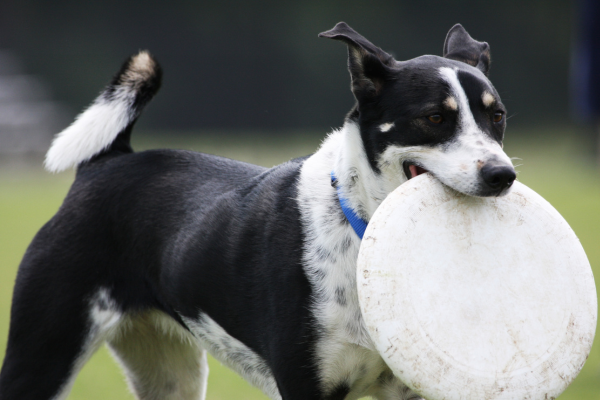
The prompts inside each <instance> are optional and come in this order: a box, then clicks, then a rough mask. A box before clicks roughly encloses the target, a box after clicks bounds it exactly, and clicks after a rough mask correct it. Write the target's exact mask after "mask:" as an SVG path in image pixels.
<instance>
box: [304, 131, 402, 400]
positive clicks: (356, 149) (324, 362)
mask: <svg viewBox="0 0 600 400" xmlns="http://www.w3.org/2000/svg"><path fill="white" fill-rule="evenodd" d="M400 170H401V169H400ZM331 171H334V172H335V174H336V177H337V181H338V182H337V184H338V185H339V186H340V189H341V191H342V192H343V193H344V197H345V198H346V199H347V200H348V202H349V203H350V204H351V206H352V207H353V208H354V209H355V211H359V210H360V211H362V213H363V214H364V216H363V218H365V219H368V218H370V216H371V215H372V213H373V212H374V211H375V210H376V209H377V207H378V206H379V204H380V203H381V201H382V200H383V199H384V198H385V196H386V195H387V193H389V191H391V190H393V188H395V186H397V185H399V184H400V183H402V182H403V181H404V178H403V175H400V176H396V177H395V179H393V180H392V181H391V182H389V181H386V180H385V179H384V178H382V176H381V175H379V174H376V173H375V172H374V171H373V169H372V168H371V166H370V164H369V162H368V160H367V157H366V154H365V150H364V147H363V144H362V140H361V137H360V132H359V129H358V126H357V125H356V124H355V123H353V122H346V123H345V124H344V127H343V128H342V129H341V130H338V131H334V132H333V133H331V134H330V135H329V136H328V137H327V139H326V140H325V142H324V143H323V145H322V146H321V148H320V149H319V150H318V151H317V152H316V153H315V154H314V155H313V156H312V157H310V158H309V159H308V160H306V161H305V163H304V165H303V166H302V170H301V173H300V181H299V187H298V203H299V206H300V213H301V220H302V225H303V227H304V229H305V232H306V240H305V245H304V260H303V264H304V265H305V268H306V274H307V276H308V278H309V281H310V283H311V285H312V287H313V290H314V293H315V295H314V299H313V307H312V311H313V313H314V315H315V317H316V320H317V323H318V325H319V328H320V330H321V337H320V339H319V341H318V342H317V345H316V351H315V354H316V356H317V358H318V367H319V377H320V380H321V386H322V389H323V390H324V391H325V392H328V391H331V390H333V389H334V388H336V387H337V386H338V385H340V384H347V385H348V386H349V387H350V393H349V394H348V396H347V397H346V398H347V399H358V398H361V397H364V396H371V395H378V396H379V397H378V398H381V399H404V398H405V397H404V395H403V393H408V392H410V391H408V392H406V390H405V389H406V387H405V386H404V385H403V384H402V383H400V382H399V381H398V380H397V379H396V378H393V377H391V378H390V382H391V381H394V384H393V385H392V384H391V383H390V384H389V385H388V383H385V384H384V383H382V382H380V381H379V380H378V377H379V376H380V375H381V374H382V373H383V372H384V371H386V370H387V367H386V365H385V363H384V362H383V360H382V359H381V357H380V356H379V354H378V353H377V351H376V350H375V347H374V345H373V343H372V342H371V338H370V336H369V334H368V332H367V330H366V326H365V323H364V320H363V318H362V315H361V312H360V308H359V304H358V293H357V287H356V259H357V256H358V250H359V248H360V243H361V240H360V238H359V237H358V236H357V235H356V233H355V232H354V230H353V229H352V227H351V226H350V225H349V224H348V223H347V222H346V220H345V216H344V214H343V212H342V210H341V208H340V205H339V200H338V197H337V192H336V189H335V188H334V187H332V185H331V178H330V172H331ZM390 385H391V386H390ZM394 385H395V386H394ZM384 386H385V387H386V388H388V389H389V390H388V391H387V392H386V391H385V390H384ZM392 386H394V387H396V386H397V387H402V388H404V389H403V390H404V391H396V390H394V389H392ZM392 392H394V397H387V396H388V394H389V393H392ZM411 393H412V392H411Z"/></svg>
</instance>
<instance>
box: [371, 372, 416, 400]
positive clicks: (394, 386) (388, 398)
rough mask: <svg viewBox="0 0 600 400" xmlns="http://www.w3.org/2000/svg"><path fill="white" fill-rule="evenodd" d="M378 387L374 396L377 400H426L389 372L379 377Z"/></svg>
mask: <svg viewBox="0 0 600 400" xmlns="http://www.w3.org/2000/svg"><path fill="white" fill-rule="evenodd" d="M377 386H378V387H377V390H376V391H375V393H374V394H373V397H374V398H376V399H377V400H424V399H423V398H422V397H421V395H419V394H417V393H415V392H413V391H412V389H410V388H409V387H408V386H406V385H405V384H404V383H402V381H400V379H398V378H396V377H395V376H394V375H393V374H392V372H391V371H389V370H388V371H385V372H384V373H382V374H381V375H380V376H379V379H378V385H377Z"/></svg>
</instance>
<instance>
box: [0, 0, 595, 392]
mask: <svg viewBox="0 0 600 400" xmlns="http://www.w3.org/2000/svg"><path fill="white" fill-rule="evenodd" d="M596 3H598V1H597V0H596V1H593V0H582V1H580V2H577V1H566V0H543V1H542V0H531V1H526V0H514V1H512V0H499V1H494V2H482V1H476V0H462V1H452V2H450V1H441V0H438V1H433V0H422V1H417V0H411V1H409V0H394V1H383V0H371V1H368V2H366V1H352V0H346V1H337V0H318V1H317V0H304V1H301V2H292V1H281V0H279V1H275V0H256V1H251V2H250V1H232V0H222V1H218V2H217V1H191V0H171V1H169V2H158V1H144V2H142V1H123V0H120V1H116V0H107V1H102V2H82V1H75V0H55V1H52V2H47V1H42V0H2V1H1V2H0V359H1V358H3V354H4V348H5V343H6V336H7V332H8V322H9V308H10V298H11V295H12V287H13V283H14V277H15V275H16V270H17V266H18V263H19V261H20V258H21V257H22V255H23V253H24V251H25V249H26V246H27V244H28V243H29V241H30V240H31V238H32V237H33V235H34V234H35V232H36V231H37V229H39V227H41V225H42V224H43V223H44V222H45V221H47V220H48V219H49V218H50V217H51V216H52V215H53V213H54V212H55V211H56V209H57V208H58V207H59V206H60V203H61V201H62V199H63V198H64V195H65V194H66V191H67V190H68V187H69V184H70V183H71V181H72V178H73V175H72V172H67V173H62V174H59V175H50V174H46V173H44V172H43V170H42V168H41V161H42V157H43V154H44V152H45V151H46V150H47V148H48V146H49V143H50V141H51V138H52V136H53V135H54V134H55V133H57V132H59V131H60V130H62V129H64V128H65V127H66V126H67V125H68V124H69V123H70V121H71V120H72V119H73V117H74V116H75V115H76V114H77V113H78V112H80V111H81V110H82V109H83V108H84V107H86V106H87V105H88V104H89V103H90V102H91V101H92V100H93V99H94V97H95V96H96V95H97V94H98V93H99V91H100V90H101V88H102V87H103V86H104V85H105V84H106V83H107V82H108V81H109V80H110V78H111V77H112V75H113V74H114V73H115V72H116V71H117V70H118V68H119V66H120V65H121V63H122V62H123V61H124V60H125V59H126V58H127V57H128V56H129V55H131V54H133V53H135V52H137V51H138V50H140V49H148V50H150V51H151V52H152V53H153V54H154V55H155V56H156V57H157V58H158V60H159V62H160V63H161V65H162V67H163V69H164V79H163V86H162V89H161V91H160V93H159V94H158V96H157V97H156V98H155V99H154V100H153V102H152V103H151V104H150V105H149V106H148V107H147V108H146V110H145V112H144V114H143V115H142V117H141V118H140V121H139V122H138V125H137V128H136V131H135V133H134V135H133V137H134V147H135V148H136V149H146V148H155V147H174V148H187V149H194V150H198V151H204V152H209V153H214V154H220V155H224V156H227V157H231V158H236V159H241V160H244V161H248V162H254V163H258V164H262V165H266V166H272V165H275V164H277V163H280V162H283V161H286V160H288V159H290V158H292V157H296V156H301V155H305V154H309V153H311V152H314V150H315V149H316V148H317V147H318V145H319V143H320V141H321V140H322V138H323V137H324V136H325V134H326V133H327V132H330V131H331V129H332V128H335V127H339V126H340V125H341V124H342V122H343V117H344V115H345V114H346V112H347V111H348V110H349V109H350V108H351V106H352V105H353V103H354V99H353V97H352V94H351V92H350V90H349V88H350V83H349V75H348V72H347V70H346V48H345V46H343V45H342V44H341V43H339V42H335V41H331V40H325V39H319V38H317V34H318V33H319V32H322V31H325V30H328V29H330V28H332V27H333V26H334V25H335V24H336V23H337V22H339V21H342V20H343V21H346V22H347V23H348V24H350V25H351V26H352V27H353V28H355V29H356V30H357V31H358V32H360V33H361V34H363V35H365V36H366V37H367V38H368V39H369V40H371V41H372V42H373V43H375V44H376V45H378V46H380V47H382V48H383V49H384V50H385V51H387V52H389V53H391V54H393V55H394V56H395V57H396V59H398V60H405V59H410V58H414V57H417V56H420V55H422V54H436V55H441V52H442V45H443V42H444V38H445V35H446V33H447V31H448V30H449V29H450V27H452V26H453V25H454V24H455V23H457V22H460V23H462V24H463V26H464V27H465V28H466V29H467V30H468V32H469V33H470V34H471V35H472V36H473V37H474V38H475V39H477V40H481V41H487V42H488V43H489V44H490V46H491V54H492V68H491V73H490V78H491V80H492V82H493V83H494V85H495V87H496V89H497V90H498V92H499V93H500V95H501V96H502V99H503V102H504V104H505V105H506V106H507V108H508V111H509V121H508V129H507V134H506V139H505V143H506V149H507V153H508V154H509V156H513V157H517V158H519V159H518V160H517V161H516V162H515V163H516V164H518V165H520V166H519V167H518V170H519V180H521V181H522V182H524V183H525V184H527V185H528V186H530V187H532V188H533V189H534V190H536V191H538V192H539V193H540V194H542V195H543V196H544V197H545V198H546V199H548V200H549V201H550V202H551V203H552V204H553V205H554V206H555V207H556V208H557V209H558V210H559V211H560V212H561V213H562V214H563V216H565V218H566V219H567V221H568V222H569V223H570V224H571V226H572V227H573V229H574V230H575V232H576V233H577V234H578V236H579V237H580V239H581V241H582V244H583V245H584V248H585V249H586V252H587V253H588V256H589V258H590V262H591V264H592V267H593V269H594V271H595V275H596V281H597V282H600V281H599V280H598V278H599V276H600V268H599V267H600V248H598V243H599V239H600V181H599V179H598V178H599V176H598V170H597V167H596V154H597V148H598V144H597V143H598V140H597V136H598V121H599V118H598V115H599V111H598V110H599V109H600V100H599V94H600V84H599V82H598V80H599V79H600V78H599V77H600V67H598V65H599V61H598V58H599V55H600V52H599V51H598V50H600V48H599V47H600V44H599V41H600V32H598V30H599V29H600V23H599V22H598V21H600V15H599V14H598V8H599V6H598V4H596ZM557 295H560V294H557ZM211 368H212V373H211V377H210V383H209V393H208V398H209V399H234V398H235V399H262V398H264V397H263V396H262V395H261V394H260V393H258V391H256V390H255V389H252V388H250V387H249V386H248V385H246V384H245V383H244V382H243V381H241V380H240V379H239V378H237V377H236V376H235V375H233V373H230V372H228V371H227V370H226V369H225V368H224V367H222V366H220V365H219V364H218V363H216V362H214V361H211ZM106 398H111V399H121V398H122V399H132V398H133V397H132V396H131V395H130V394H129V393H128V391H127V389H126V385H125V383H124V380H123V378H122V377H121V375H120V372H119V370H118V367H117V366H116V364H115V363H114V362H112V361H111V360H110V357H109V356H108V354H107V352H106V351H105V350H102V351H101V352H100V353H99V354H98V355H96V356H95V357H94V358H93V359H92V361H91V362H90V364H88V366H86V368H85V369H84V371H83V372H82V374H81V376H80V378H79V379H78V381H77V383H76V385H75V388H74V390H73V393H72V394H71V396H70V397H69V399H106ZM560 398H561V399H594V400H598V399H600V344H599V343H598V339H597V340H596V343H595V345H594V348H593V351H592V355H591V356H590V359H589V360H588V362H587V364H586V366H585V368H584V370H583V372H582V373H581V374H580V376H579V378H578V379H577V380H576V381H575V383H574V384H573V385H572V386H571V387H570V388H569V389H568V390H567V391H566V392H565V394H563V395H562V396H561V397H560Z"/></svg>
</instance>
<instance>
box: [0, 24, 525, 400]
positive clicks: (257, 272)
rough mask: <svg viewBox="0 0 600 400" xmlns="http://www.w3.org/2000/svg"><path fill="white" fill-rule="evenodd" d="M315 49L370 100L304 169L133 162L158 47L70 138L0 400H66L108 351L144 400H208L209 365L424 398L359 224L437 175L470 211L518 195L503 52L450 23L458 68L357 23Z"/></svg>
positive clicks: (132, 65) (154, 156) (17, 300)
mask: <svg viewBox="0 0 600 400" xmlns="http://www.w3.org/2000/svg"><path fill="white" fill-rule="evenodd" d="M320 36H322V37H326V38H331V39H336V40H341V41H343V42H344V43H346V44H347V45H348V49H349V61H348V64H349V69H350V74H351V78H352V92H353V93H354V96H355V97H356V100H357V104H356V106H355V107H354V108H353V109H352V111H351V112H350V113H349V114H348V116H347V117H346V120H345V122H344V126H343V127H342V128H341V129H339V130H336V131H334V132H333V133H331V134H330V135H329V136H328V137H327V139H326V140H325V141H324V143H323V144H322V146H321V147H320V149H319V150H318V151H317V152H316V153H315V154H313V155H312V156H310V157H306V158H300V159H295V160H292V161H289V162H287V163H285V164H282V165H280V166H277V167H274V168H271V169H266V168H262V167H258V166H255V165H249V164H245V163H242V162H237V161H233V160H229V159H224V158H221V157H216V156H212V155H207V154H199V153H194V152H189V151H176V150H154V151H145V152H141V153H134V152H133V151H132V149H131V147H130V144H129V138H130V134H131V130H132V127H133V125H134V123H135V121H136V119H137V118H138V116H139V115H140V112H141V111H142V108H143V107H144V105H145V104H146V103H148V101H149V100H150V99H151V98H152V96H153V95H154V94H155V93H156V91H157V90H158V88H159V86H160V79H161V70H160V68H159V66H158V64H157V63H156V61H155V60H154V59H153V58H152V57H151V56H150V55H149V54H148V53H146V52H141V53H139V54H137V55H135V56H133V57H132V58H131V59H129V60H128V61H127V62H126V64H125V65H124V66H123V68H122V69H121V71H120V72H119V73H118V74H117V75H116V77H115V78H114V79H113V81H112V82H111V83H110V85H109V86H108V87H107V88H106V89H105V90H104V92H103V93H102V94H101V95H100V96H99V97H98V98H97V99H96V100H95V102H94V103H93V104H92V105H91V106H90V107H89V108H88V109H87V110H86V111H84V112H83V113H82V114H81V115H80V116H79V117H78V118H77V119H76V120H75V122H74V123H73V124H72V125H71V126H70V127H68V128H67V129H66V130H64V131H63V132H62V133H60V134H59V135H58V136H57V137H56V139H55V141H54V143H53V144H52V147H51V149H50V151H49V152H48V155H47V159H46V167H47V168H48V169H49V170H50V171H61V170H64V169H67V168H69V167H72V166H76V167H77V175H76V179H75V182H74V183H73V186H72V187H71V189H70V191H69V193H68V195H67V197H66V199H65V201H64V204H63V205H62V207H61V208H60V209H59V211H58V212H57V214H56V215H55V216H54V217H53V218H52V219H51V220H50V221H49V222H48V223H47V224H46V225H45V226H44V227H43V228H42V229H41V230H40V231H39V233H38V234H37V235H36V236H35V238H34V240H33V242H32V243H31V245H30V246H29V248H28V250H27V252H26V254H25V256H24V258H23V261H22V263H21V266H20V270H19V273H18V276H17V281H16V286H15V290H14V298H13V305H12V314H11V325H10V331H9V338H8V346H7V352H6V358H5V359H4V364H3V366H2V372H1V375H0V399H2V400H13V399H14V400H16V399H18V400H26V399H64V398H66V396H67V394H68V393H69V389H70V387H71V384H72V383H73V380H74V379H75V376H76V375H77V373H78V371H79V370H80V369H81V367H82V366H83V365H84V363H85V362H86V361H87V360H88V358H89V357H90V356H91V355H92V353H94V351H96V349H98V347H99V346H100V345H102V343H104V342H107V343H108V345H109V347H110V349H111V350H112V352H113V354H114V355H115V357H116V358H117V359H118V361H119V362H120V363H121V365H122V366H123V369H124V370H125V373H126V375H127V377H128V381H129V383H130V386H131V389H132V390H133V392H134V393H135V394H136V395H137V397H138V398H140V399H204V397H205V392H206V381H207V376H208V367H207V363H206V352H207V351H208V352H209V353H210V354H212V355H213V356H214V357H215V358H216V359H217V360H219V361H220V362H222V363H223V364H225V365H227V366H229V367H231V368H232V369H233V370H235V371H236V372H237V373H239V374H240V375H241V376H243V377H244V378H245V379H247V380H248V381H249V382H250V383H252V384H253V385H255V386H257V387H259V388H260V389H262V390H263V391H264V393H266V394H267V395H268V396H269V397H270V398H272V399H285V400H294V399H298V400H307V399H330V400H334V399H358V398H360V397H363V396H373V397H375V398H377V399H390V400H391V399H416V398H419V395H418V394H416V393H414V392H412V391H411V390H410V389H408V388H407V387H406V386H404V385H403V384H402V382H400V381H399V380H398V379H397V378H395V377H394V376H393V375H392V373H391V372H390V370H389V368H387V366H386V365H385V363H384V362H383V361H382V359H381V357H380V356H379V355H378V353H377V352H376V351H375V348H374V346H373V343H372V342H371V339H370V338H369V335H368V333H367V331H366V330H365V325H364V322H363V318H362V316H361V313H360V310H359V305H358V300H357V292H356V277H355V270H356V259H357V254H358V250H359V246H360V243H361V239H360V237H359V235H358V234H357V232H355V230H354V229H353V227H352V225H351V224H350V223H349V222H348V217H347V216H346V214H345V212H346V213H350V214H352V215H353V216H354V217H356V218H358V219H360V220H364V221H368V220H369V218H370V217H371V216H372V215H373V213H374V212H375V210H376V209H377V207H378V205H379V204H380V203H381V202H382V200H383V199H384V198H385V197H386V195H387V194H388V193H390V192H391V191H393V190H394V189H395V188H396V187H398V186H399V185H401V184H402V183H404V182H406V181H407V180H408V179H410V178H411V177H414V176H416V175H418V174H421V173H424V172H430V173H431V174H433V175H434V176H435V177H437V178H438V179H439V180H440V181H441V182H443V183H444V184H446V185H448V186H450V187H452V188H454V189H456V190H458V191H460V192H462V193H466V194H469V195H472V196H501V195H503V194H505V193H506V192H507V191H508V190H509V188H510V186H511V184H512V182H513V181H514V179H515V171H514V169H513V167H512V164H511V161H510V159H509V158H508V157H507V156H506V154H505V153H504V152H503V151H502V139H503V134H504V128H505V125H506V122H505V121H506V111H505V109H504V106H503V105H502V102H501V101H500V98H499V96H498V93H497V92H496V90H495V89H494V87H493V86H492V84H491V83H490V81H489V80H488V78H487V74H488V70H489V67H490V54H489V46H488V44H487V43H483V42H478V41H475V40H473V39H472V38H471V37H470V36H469V35H468V33H467V32H466V31H465V30H464V29H463V27H462V26H461V25H456V26H454V27H453V28H452V29H451V30H450V32H449V33H448V36H447V37H446V42H445V44H444V57H437V56H422V57H418V58H416V59H413V60H409V61H402V62H400V61H396V60H394V59H393V58H392V57H391V56H390V55H388V54H387V53H385V52H384V51H382V50H381V49H380V48H378V47H376V46H374V45H373V44H371V43H370V42H369V41H368V40H366V39H365V38H364V37H362V36H361V35H359V34H358V33H356V32H355V31H354V30H352V29H351V28H350V27H349V26H348V25H346V24H345V23H339V24H338V25H336V26H335V27H334V28H333V29H332V30H330V31H327V32H324V33H322V34H321V35H320ZM342 203H343V204H345V210H342V206H341V204H342ZM432 234H434V233H433V232H432Z"/></svg>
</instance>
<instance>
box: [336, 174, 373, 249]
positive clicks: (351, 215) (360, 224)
mask: <svg viewBox="0 0 600 400" xmlns="http://www.w3.org/2000/svg"><path fill="white" fill-rule="evenodd" d="M336 181H337V178H336V177H335V173H334V172H333V171H331V186H334V187H335V188H336V190H337V197H338V200H339V201H340V206H341V207H342V211H343V212H344V215H345V216H346V219H347V220H348V222H350V226H352V229H354V232H356V234H357V235H358V237H359V238H361V239H362V238H363V236H364V234H365V229H367V225H368V222H367V221H365V220H364V219H362V218H361V217H359V216H358V214H356V212H355V211H354V210H353V209H352V208H351V207H350V204H349V203H348V200H346V198H345V197H344V196H342V192H341V189H340V186H341V185H339V184H337V182H336Z"/></svg>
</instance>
